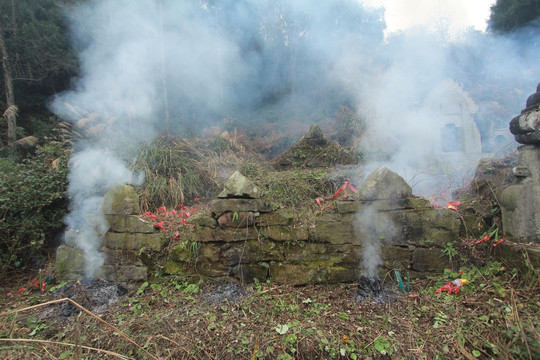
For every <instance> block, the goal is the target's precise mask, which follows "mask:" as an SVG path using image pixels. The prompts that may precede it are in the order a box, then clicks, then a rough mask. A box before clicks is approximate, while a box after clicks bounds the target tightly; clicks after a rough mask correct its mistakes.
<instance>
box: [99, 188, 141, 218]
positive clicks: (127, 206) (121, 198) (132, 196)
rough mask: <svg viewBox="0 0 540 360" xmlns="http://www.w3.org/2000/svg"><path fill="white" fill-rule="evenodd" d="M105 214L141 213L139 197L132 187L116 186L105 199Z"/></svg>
mask: <svg viewBox="0 0 540 360" xmlns="http://www.w3.org/2000/svg"><path fill="white" fill-rule="evenodd" d="M102 208H103V213H104V214H105V215H110V214H121V215H138V214H139V213H140V211H141V210H140V206H139V195H137V192H136V191H135V189H134V188H133V186H130V185H116V186H114V187H112V188H111V189H110V190H109V191H107V193H106V194H105V196H104V198H103V203H102Z"/></svg>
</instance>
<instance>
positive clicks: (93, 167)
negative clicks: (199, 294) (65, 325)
mask: <svg viewBox="0 0 540 360" xmlns="http://www.w3.org/2000/svg"><path fill="white" fill-rule="evenodd" d="M68 17H69V19H70V23H71V26H70V28H71V31H72V39H73V44H74V45H75V47H76V49H77V50H78V52H79V58H80V64H81V70H80V75H79V77H78V78H77V79H74V80H73V86H72V90H71V91H68V92H66V93H63V94H59V95H58V96H56V97H55V98H54V99H53V100H52V102H51V109H52V110H53V111H54V112H55V113H56V114H58V115H59V116H61V117H62V118H64V119H66V120H68V121H71V122H73V123H74V125H75V128H76V130H77V131H78V132H79V133H81V134H82V136H83V140H81V141H79V142H78V143H77V144H76V146H75V155H74V159H73V161H72V164H71V175H70V188H69V192H70V195H71V196H72V198H73V211H72V213H71V214H70V215H69V216H68V217H67V218H66V222H67V223H68V226H69V228H70V229H72V230H73V231H74V232H75V234H78V235H77V236H75V237H74V239H72V240H70V241H72V242H73V243H76V244H77V246H79V247H81V248H83V249H84V250H85V253H86V254H87V261H88V262H89V263H90V264H91V265H88V269H87V273H88V274H89V275H91V274H92V273H93V272H94V270H95V269H97V268H98V267H99V264H100V261H102V260H100V259H101V253H100V252H99V248H100V243H101V240H100V239H101V234H102V233H103V231H105V229H106V224H105V223H104V222H103V221H102V220H96V219H98V218H99V217H100V216H99V215H97V213H99V211H98V208H99V203H100V199H101V198H102V196H103V194H104V193H105V192H106V191H107V190H108V189H109V188H110V187H111V186H113V185H114V184H116V183H123V182H129V181H132V182H137V181H141V179H133V176H132V174H131V173H130V172H129V170H128V169H127V166H126V161H127V160H126V159H129V158H130V156H131V155H132V154H133V151H134V149H135V148H136V146H137V144H138V143H140V142H149V141H151V140H152V139H153V138H154V137H156V136H158V135H162V134H172V135H180V136H182V135H188V134H198V133H200V132H201V131H202V130H203V129H204V128H205V127H210V126H214V125H218V126H220V127H222V128H223V129H227V127H232V128H234V127H238V128H243V129H248V130H246V132H248V133H249V131H253V132H256V130H257V129H260V132H262V133H264V132H266V133H268V132H276V133H278V135H279V133H280V132H281V134H287V133H291V131H290V130H291V129H292V128H295V129H296V128H300V130H301V131H300V132H297V134H298V135H301V134H302V131H305V129H307V127H308V126H309V123H317V122H321V123H322V122H325V121H328V119H331V118H332V117H334V116H335V114H336V112H337V111H338V110H339V108H340V107H341V106H346V107H348V108H350V109H352V110H354V111H356V112H357V113H358V114H360V115H361V116H360V118H362V119H364V121H365V122H366V124H367V130H365V131H366V132H365V133H364V136H363V137H362V138H361V141H360V142H359V143H358V144H357V145H358V146H359V147H360V149H363V150H368V152H370V151H371V152H373V151H374V150H377V151H379V152H380V153H382V154H383V156H380V157H377V156H375V157H373V160H374V161H375V160H376V161H378V162H379V163H385V164H386V165H387V166H388V167H390V168H391V169H392V170H394V171H396V172H398V173H400V174H401V175H403V176H405V177H406V178H407V180H411V178H415V177H416V176H417V175H418V174H428V175H430V174H429V173H430V172H437V171H443V170H445V169H446V167H447V166H446V164H445V163H444V162H441V161H442V160H441V159H435V160H438V164H442V165H441V168H440V169H433V168H430V170H429V171H428V170H426V164H428V163H429V164H433V163H434V161H433V156H432V154H433V146H432V145H433V144H432V139H433V137H434V136H437V134H438V133H439V129H437V128H435V127H434V121H433V115H432V114H430V113H429V111H426V107H425V106H424V105H425V104H424V102H425V99H426V98H427V97H428V95H429V94H430V92H431V90H432V89H433V88H435V87H436V86H437V84H439V83H440V82H441V81H444V80H446V79H452V80H453V81H455V82H456V83H457V84H458V85H459V86H461V87H462V88H463V89H464V91H466V92H467V93H468V94H469V95H470V97H471V98H472V99H473V100H474V102H475V103H476V104H477V105H478V108H479V111H478V112H477V114H476V115H475V121H476V122H477V124H478V126H479V128H482V127H483V128H485V129H486V131H485V133H490V131H491V130H493V129H494V128H506V127H507V126H506V124H507V122H508V121H509V119H510V118H511V115H512V114H514V113H516V112H517V111H519V109H520V108H521V107H522V104H523V103H524V101H525V98H526V97H527V94H528V93H529V92H530V90H531V89H533V88H534V87H535V86H536V83H537V82H538V81H539V79H540V69H539V68H538V67H537V66H536V64H537V59H538V58H539V57H538V55H539V47H538V45H537V44H538V41H537V40H538V31H537V28H536V27H531V28H530V29H526V30H524V31H522V32H519V33H514V34H512V35H510V36H506V37H495V36H492V35H488V34H484V33H481V32H478V31H473V30H470V31H469V32H465V33H463V34H459V35H455V34H452V35H449V33H448V31H446V29H445V28H444V26H442V27H441V28H440V29H438V31H437V32H427V31H422V29H415V30H413V31H411V32H401V33H397V34H386V36H385V21H384V10H383V9H373V8H368V7H365V6H363V4H362V3H361V2H358V1H356V0H330V1H324V2H317V3H314V2H312V1H307V0H296V1H284V0H282V1H275V0H237V1H231V0H216V1H203V0H201V1H178V0H174V1H173V0H159V1H145V0H129V1H128V0H117V1H106V0H93V1H85V2H81V3H80V4H78V5H75V6H74V7H73V8H71V9H70V10H69V12H68ZM442 23H444V22H442ZM268 129H270V130H268ZM483 140H484V139H483ZM485 140H486V141H485V143H486V144H488V143H489V141H488V140H489V139H485ZM484 150H486V151H494V150H495V149H492V148H488V147H487V145H486V148H485V149H484ZM456 157H457V159H456V160H455V161H456V162H458V163H459V162H460V161H462V158H459V156H457V155H456ZM444 161H446V160H444ZM379 165H380V164H377V166H379ZM366 173H367V172H366ZM460 176H463V175H461V174H460ZM416 178H419V177H416ZM457 180H459V181H462V180H463V179H462V178H461V179H456V180H454V182H455V181H457ZM420 183H425V181H421V182H419V184H420ZM436 183H437V182H435V184H436ZM432 184H434V182H431V183H430V185H429V186H428V188H426V189H421V190H422V191H420V192H422V193H425V194H427V193H428V192H435V191H438V190H440V189H435V188H433V187H432V186H434V185H432ZM412 185H414V184H412ZM419 186H420V185H419ZM418 188H419V187H418ZM419 189H420V188H419ZM415 192H417V193H418V191H416V189H415ZM88 233H90V234H88ZM70 238H71V236H70Z"/></svg>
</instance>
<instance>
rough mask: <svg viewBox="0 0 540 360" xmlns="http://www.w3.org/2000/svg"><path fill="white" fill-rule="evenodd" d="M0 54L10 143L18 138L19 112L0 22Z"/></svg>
mask: <svg viewBox="0 0 540 360" xmlns="http://www.w3.org/2000/svg"><path fill="white" fill-rule="evenodd" d="M0 56H1V57H2V72H3V73H4V86H5V89H6V100H7V110H8V111H6V117H7V124H8V130H7V139H8V144H12V143H13V142H14V141H15V140H17V133H16V128H17V113H16V111H14V110H13V108H14V107H15V93H14V91H13V77H12V76H11V70H10V69H9V59H8V52H7V49H6V43H5V41H4V29H3V27H2V25H1V24H0Z"/></svg>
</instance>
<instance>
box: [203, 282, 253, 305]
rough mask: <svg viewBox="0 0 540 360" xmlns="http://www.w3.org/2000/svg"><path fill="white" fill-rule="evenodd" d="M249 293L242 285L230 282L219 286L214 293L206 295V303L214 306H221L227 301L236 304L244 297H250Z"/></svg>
mask: <svg viewBox="0 0 540 360" xmlns="http://www.w3.org/2000/svg"><path fill="white" fill-rule="evenodd" d="M248 294H249V291H247V290H246V289H244V288H243V287H242V286H241V285H240V284H237V283H233V282H229V283H225V284H221V285H219V286H218V287H217V288H216V289H215V290H214V291H212V292H211V293H210V294H208V295H206V297H205V298H206V301H208V302H209V303H212V304H219V303H222V302H225V301H228V302H231V303H234V302H236V301H238V300H240V299H242V298H243V297H244V296H246V295H248Z"/></svg>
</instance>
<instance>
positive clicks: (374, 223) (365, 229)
mask: <svg viewBox="0 0 540 360" xmlns="http://www.w3.org/2000/svg"><path fill="white" fill-rule="evenodd" d="M353 226H354V231H355V233H356V236H357V237H358V238H360V239H361V240H362V248H361V250H360V251H361V257H362V263H361V268H360V272H361V274H362V275H363V276H367V277H369V278H374V277H377V271H378V268H379V266H381V265H382V264H383V261H382V258H381V244H382V243H385V242H387V243H391V241H392V238H393V237H395V236H397V234H398V232H397V229H396V227H395V225H394V222H393V221H392V219H391V218H390V216H389V215H388V214H386V213H384V212H378V211H376V210H375V209H373V208H372V207H371V206H366V207H365V208H363V209H362V210H361V211H360V212H358V213H357V214H356V218H355V221H354V223H353Z"/></svg>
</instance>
